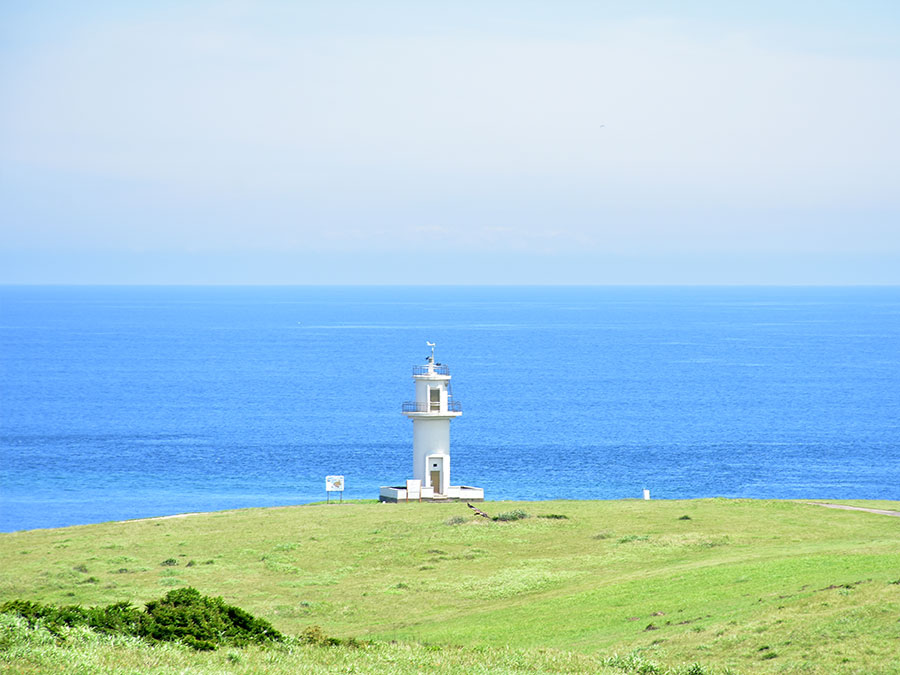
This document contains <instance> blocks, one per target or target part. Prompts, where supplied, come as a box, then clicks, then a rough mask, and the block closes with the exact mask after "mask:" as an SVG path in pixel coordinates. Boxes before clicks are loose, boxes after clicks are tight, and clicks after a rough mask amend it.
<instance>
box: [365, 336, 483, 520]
mask: <svg viewBox="0 0 900 675" xmlns="http://www.w3.org/2000/svg"><path fill="white" fill-rule="evenodd" d="M428 346H429V347H431V356H429V357H427V358H426V359H425V365H423V366H413V380H414V381H415V386H416V399H415V401H408V402H406V403H404V404H403V408H402V410H403V414H404V415H406V416H407V417H408V418H409V419H411V420H412V423H413V477H412V479H411V480H407V481H406V485H405V486H401V487H383V488H381V495H380V499H381V501H388V502H397V501H408V500H417V501H422V500H424V501H444V500H459V499H464V500H468V501H483V500H484V490H482V489H481V488H476V487H471V486H468V485H451V484H450V420H452V419H454V418H455V417H459V416H460V415H462V407H461V406H460V404H459V402H458V401H456V400H454V398H453V394H452V391H451V389H450V368H449V367H448V366H446V365H442V364H440V363H437V362H435V360H434V343H433V342H429V343H428Z"/></svg>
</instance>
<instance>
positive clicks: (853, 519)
mask: <svg viewBox="0 0 900 675" xmlns="http://www.w3.org/2000/svg"><path fill="white" fill-rule="evenodd" d="M855 503H856V504H857V505H866V503H864V502H855ZM871 505H872V506H873V507H874V508H888V509H895V510H900V503H898V502H878V503H871ZM483 508H484V509H485V510H487V511H488V512H490V513H491V514H492V515H497V514H499V513H501V512H510V511H514V510H516V509H521V510H524V511H525V512H527V513H528V514H530V517H528V518H524V519H521V520H512V521H506V522H500V521H486V520H483V519H477V518H475V517H474V516H473V515H472V512H471V511H470V510H469V509H467V508H466V506H465V505H464V504H418V503H415V504H398V505H382V504H377V503H363V504H343V505H334V504H332V505H324V504H323V505H313V506H299V507H287V508H273V509H250V510H242V511H231V512H222V513H211V514H197V515H190V516H184V517H176V518H166V519H155V520H145V521H130V522H123V523H106V524H102V525H90V526H82V527H71V528H64V529H55V530H36V531H30V532H18V533H11V534H2V535H0V561H2V569H0V602H2V601H4V600H9V599H13V598H22V599H28V600H36V601H40V602H44V603H56V604H74V603H79V604H83V605H99V604H104V605H105V604H110V603H113V602H116V601H120V600H131V601H132V602H134V603H136V604H139V603H143V602H146V601H148V600H151V599H155V598H158V597H159V596H161V595H163V594H164V593H165V592H166V591H168V590H171V589H172V588H177V587H181V586H193V587H195V588H197V589H198V590H200V591H201V592H202V593H204V594H208V595H215V596H223V597H224V599H225V600H226V601H227V602H228V603H231V604H234V605H237V606H239V607H242V608H244V609H246V610H248V611H250V612H252V613H253V614H254V615H256V616H259V617H262V618H265V619H267V620H268V621H270V622H271V623H272V624H274V626H275V627H276V628H277V629H278V630H280V631H282V632H284V633H287V634H292V635H297V634H299V633H301V631H303V629H304V628H306V627H307V626H310V625H318V626H321V627H322V629H323V630H324V632H325V633H326V634H329V635H334V636H337V637H355V638H357V639H361V640H372V641H375V644H373V645H370V646H367V647H363V648H358V649H353V648H344V647H332V648H327V647H314V646H310V645H303V644H299V643H290V644H288V645H286V646H282V647H280V648H277V649H273V650H264V649H260V648H253V649H246V650H229V651H227V652H226V651H224V650H220V651H219V652H214V653H211V654H208V653H202V654H201V653H192V652H190V650H187V649H186V648H182V647H179V646H165V647H149V646H145V645H143V644H140V643H137V642H135V641H133V640H132V641H129V640H125V639H120V640H119V641H118V642H117V641H116V639H113V638H102V639H101V638H97V637H96V636H92V635H84V634H83V632H82V633H79V634H77V635H73V636H72V637H71V638H70V639H69V640H67V641H66V643H64V644H57V643H56V642H55V641H54V640H52V639H50V638H48V637H47V635H43V636H41V635H39V634H37V633H27V631H25V630H24V629H23V628H22V626H21V625H19V624H15V622H14V621H13V620H12V619H10V618H8V617H7V618H6V619H4V623H3V624H2V630H3V632H2V633H0V634H2V635H3V636H4V637H3V638H2V639H0V664H2V667H3V668H5V669H6V670H10V671H17V672H31V671H33V672H39V671H40V670H42V669H45V668H46V667H47V666H48V665H49V664H51V663H53V664H56V665H60V664H66V667H67V668H69V667H70V668H71V669H72V670H77V669H78V664H79V663H80V664H82V665H84V666H85V667H86V668H88V667H89V668H88V669H91V668H92V669H95V670H99V671H101V672H102V671H104V670H110V671H115V670H116V669H121V671H122V672H127V671H135V670H141V671H156V672H179V671H182V670H184V669H186V668H192V669H198V670H201V671H202V670H208V671H210V672H214V671H221V670H222V669H226V668H227V669H230V670H235V671H240V670H247V671H248V672H250V671H253V670H254V669H259V668H265V669H266V670H269V671H272V672H279V669H282V668H283V671H281V672H296V671H297V670H302V671H305V672H334V671H335V670H341V669H344V668H356V669H358V670H357V671H356V672H373V671H382V672H388V671H395V672H418V671H428V672H610V673H623V672H654V671H653V670H652V667H651V665H649V664H651V663H656V664H659V668H658V672H664V671H665V668H666V667H670V668H672V669H674V670H673V672H690V668H691V664H700V666H699V667H695V668H694V672H698V673H699V672H705V673H718V672H723V673H724V672H733V673H767V672H773V673H774V672H779V673H780V672H804V673H809V672H813V673H839V672H846V673H856V672H858V673H900V666H898V665H897V654H898V653H900V518H892V517H888V516H883V515H877V514H871V513H864V512H858V511H838V510H832V509H825V508H821V507H817V506H813V505H807V504H799V503H792V502H780V501H755V500H724V499H710V500H692V501H650V502H644V501H610V502H575V501H557V502H533V503H511V502H503V503H486V504H484V505H483ZM547 516H557V517H547ZM42 640H43V642H41V641H42ZM392 642H396V643H397V644H392ZM38 643H40V644H42V645H43V646H40V645H39V644H38ZM79 645H81V646H79ZM85 645H87V646H85ZM616 655H618V656H616ZM41 659H44V660H43V661H42V660H41ZM54 659H58V662H57V661H54ZM642 669H643V670H642Z"/></svg>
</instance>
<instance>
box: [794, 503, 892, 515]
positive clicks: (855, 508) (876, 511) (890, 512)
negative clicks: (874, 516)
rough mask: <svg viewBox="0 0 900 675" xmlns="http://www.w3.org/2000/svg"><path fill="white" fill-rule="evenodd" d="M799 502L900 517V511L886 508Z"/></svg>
mask: <svg viewBox="0 0 900 675" xmlns="http://www.w3.org/2000/svg"><path fill="white" fill-rule="evenodd" d="M798 503H799V504H810V505H812V506H824V507H825V508H826V509H843V510H844V511H868V512H869V513H880V514H881V515H883V516H894V517H895V518H900V511H887V510H885V509H867V508H865V507H863V506H848V505H847V504H826V503H824V502H798Z"/></svg>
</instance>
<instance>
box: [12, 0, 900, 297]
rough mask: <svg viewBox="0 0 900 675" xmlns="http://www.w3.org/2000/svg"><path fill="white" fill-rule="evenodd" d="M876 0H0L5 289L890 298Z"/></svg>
mask: <svg viewBox="0 0 900 675" xmlns="http://www.w3.org/2000/svg"><path fill="white" fill-rule="evenodd" d="M898 83H900V4H898V3H896V2H887V1H884V2H876V1H866V0H861V1H859V2H823V1H818V2H799V1H798V2H791V3H784V2H755V3H747V2H679V3H672V2H615V3H612V2H609V3H606V2H574V1H573V2H565V1H561V2H549V1H548V2H524V1H521V0H520V1H517V2H512V1H510V2H502V1H495V2H452V3H448V2H442V3H437V2H421V1H420V2H387V1H382V2H342V1H340V0H333V1H331V2H275V1H265V0H264V1H255V2H250V1H244V2H215V3H213V2H190V1H181V2H144V3H140V2H129V3H120V2H90V1H84V2H77V3H76V2H68V1H66V2H45V1H41V0H34V1H30V2H25V1H24V0H23V1H20V2H16V1H12V2H7V3H3V5H2V6H0V95H2V99H3V102H4V103H3V105H2V107H0V283H415V284H418V283H900V186H898V183H900V132H898V123H900V86H898Z"/></svg>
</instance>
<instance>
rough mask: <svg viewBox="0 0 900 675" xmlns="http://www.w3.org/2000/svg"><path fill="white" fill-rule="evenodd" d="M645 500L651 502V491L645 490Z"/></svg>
mask: <svg viewBox="0 0 900 675" xmlns="http://www.w3.org/2000/svg"><path fill="white" fill-rule="evenodd" d="M644 499H645V500H646V501H650V490H644Z"/></svg>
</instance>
